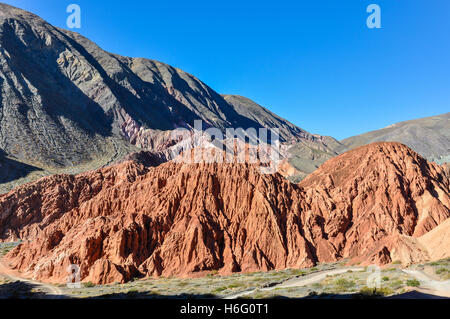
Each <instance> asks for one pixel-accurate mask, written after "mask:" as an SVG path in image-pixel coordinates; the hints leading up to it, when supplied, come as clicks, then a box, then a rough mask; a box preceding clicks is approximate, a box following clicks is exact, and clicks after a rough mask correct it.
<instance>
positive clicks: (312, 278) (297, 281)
mask: <svg viewBox="0 0 450 319" xmlns="http://www.w3.org/2000/svg"><path fill="white" fill-rule="evenodd" d="M349 270H352V271H363V270H364V268H354V267H349V268H342V269H331V270H325V271H320V272H316V273H314V274H311V275H306V276H303V277H296V278H291V279H288V280H286V281H284V282H282V283H281V284H278V285H275V286H272V287H267V288H255V289H252V290H247V291H242V292H239V293H236V294H233V295H230V296H227V297H225V298H224V299H237V298H240V297H243V296H247V295H250V294H252V293H254V292H255V291H256V290H259V291H270V290H273V289H276V288H290V287H303V286H307V285H310V284H314V283H316V282H321V281H322V280H324V279H325V278H326V277H327V276H328V275H331V276H333V275H339V274H342V273H345V272H347V271H349Z"/></svg>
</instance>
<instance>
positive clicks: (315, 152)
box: [287, 113, 450, 182]
mask: <svg viewBox="0 0 450 319" xmlns="http://www.w3.org/2000/svg"><path fill="white" fill-rule="evenodd" d="M322 138H323V139H325V140H327V142H325V144H326V145H327V147H326V148H321V147H317V145H315V144H307V143H305V142H304V141H301V142H299V143H297V144H295V145H293V146H292V147H291V148H290V149H289V156H288V163H289V166H290V168H291V169H290V172H291V173H289V174H287V175H289V178H290V179H291V180H293V181H295V182H298V181H300V180H302V179H303V178H304V177H306V176H307V175H308V174H310V173H312V172H314V171H315V170H316V169H317V168H318V167H319V166H320V165H322V164H323V163H325V162H326V161H327V160H329V159H331V158H333V157H335V156H336V155H338V154H342V153H344V152H346V151H349V150H351V149H354V148H356V147H359V146H363V145H367V144H371V143H374V142H399V143H402V144H405V145H407V146H409V147H410V148H412V149H413V150H415V151H416V152H417V153H419V154H420V155H422V156H423V157H425V158H426V159H427V160H429V161H433V162H436V163H438V164H444V163H446V162H450V113H446V114H442V115H437V116H432V117H427V118H422V119H416V120H411V121H406V122H400V123H396V124H392V125H390V126H388V127H386V128H383V129H380V130H377V131H372V132H368V133H365V134H361V135H356V136H353V137H349V138H346V139H344V140H342V141H339V142H338V141H336V140H334V139H327V137H322Z"/></svg>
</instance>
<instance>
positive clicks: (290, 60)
mask: <svg viewBox="0 0 450 319" xmlns="http://www.w3.org/2000/svg"><path fill="white" fill-rule="evenodd" d="M4 2H6V3H9V4H12V5H14V6H17V7H20V8H23V9H26V10H29V11H32V12H34V13H36V14H38V15H40V16H41V17H43V18H44V19H46V20H47V21H49V22H50V23H52V24H54V25H56V26H59V27H64V28H66V24H65V23H66V18H67V16H68V14H66V10H65V9H66V7H67V5H69V4H70V3H76V4H79V5H80V6H81V9H82V28H81V29H80V30H76V31H78V32H80V33H81V34H83V35H84V36H86V37H88V38H90V39H91V40H93V41H94V42H96V43H98V44H99V45H100V46H101V47H102V48H104V49H105V50H107V51H110V52H114V53H118V54H121V55H126V56H133V57H146V58H151V59H156V60H160V61H163V62H166V63H169V64H171V65H173V66H176V67H179V68H181V69H183V70H185V71H187V72H189V73H192V74H194V75H195V76H197V77H199V78H200V79H201V80H202V81H204V82H205V83H206V84H208V85H209V86H211V87H212V88H213V89H215V90H216V91H218V92H220V93H227V94H239V95H244V96H247V97H249V98H251V99H253V100H254V101H256V102H258V103H259V104H261V105H263V106H266V107H268V108H269V109H270V110H272V111H273V112H275V113H277V114H279V115H280V116H282V117H284V118H286V119H289V120H290V121H291V122H293V123H294V124H296V125H298V126H300V127H302V128H304V129H306V130H308V131H310V132H312V133H318V134H323V135H331V136H333V137H335V138H338V139H341V138H345V137H349V136H352V135H356V134H360V133H363V132H366V131H369V130H373V129H379V128H381V127H384V126H387V125H389V124H392V123H395V122H399V121H403V120H409V119H414V118H419V117H425V116H431V115H437V114H441V113H445V112H448V111H449V109H450V108H449V105H450V1H448V0H432V1H428V0H370V1H365V0H320V1H317V0H307V1H306V0H292V1H287V0H276V1H263V0H257V1H253V0H252V1H246V0H240V1H239V0H226V1H225V0H224V1H213V0H201V1H196V0H190V1H181V0H171V1H163V0H158V1H155V0H146V1H133V0H129V1H114V0H111V1H97V0H96V1H92V0H72V1H64V0H39V1H36V0H16V1H13V0H11V1H4ZM371 3H376V4H379V5H380V7H381V10H382V29H372V30H371V29H368V28H367V27H366V18H367V16H368V15H369V14H368V13H366V7H367V6H368V5H369V4H371Z"/></svg>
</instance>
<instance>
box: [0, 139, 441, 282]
mask: <svg viewBox="0 0 450 319" xmlns="http://www.w3.org/2000/svg"><path fill="white" fill-rule="evenodd" d="M449 207H450V199H449V176H448V175H446V173H445V172H444V170H443V169H442V167H440V166H439V165H436V164H434V163H430V162H427V161H426V160H424V159H423V158H422V157H420V156H419V155H418V154H417V153H415V152H413V151H412V150H410V149H409V148H407V147H406V146H404V145H401V144H398V143H375V144H372V145H368V146H364V147H361V148H358V149H355V150H353V151H350V152H348V153H345V154H342V155H340V156H338V157H336V158H333V159H331V160H329V161H327V162H326V163H325V164H324V165H322V166H321V167H320V168H319V169H318V170H317V171H316V172H314V173H313V174H311V175H310V176H309V177H307V178H306V179H305V180H304V181H302V182H301V183H300V184H299V185H296V184H292V183H290V182H288V181H286V180H285V179H283V178H282V177H281V176H280V175H279V174H275V175H263V174H261V173H260V170H259V169H258V167H257V166H253V165H248V164H206V163H201V164H177V163H174V162H169V163H165V164H162V165H160V166H158V167H155V168H145V167H143V166H141V165H138V164H136V163H134V162H125V163H121V164H119V165H116V166H112V167H108V168H104V169H101V170H97V171H93V172H89V173H85V174H82V175H78V176H70V175H57V176H52V177H47V178H44V179H41V180H39V181H37V182H34V183H31V184H27V185H24V186H21V187H19V188H17V189H16V190H14V191H12V192H10V193H8V194H6V195H3V196H0V212H1V214H0V239H1V240H5V241H6V240H11V239H17V238H21V239H24V240H26V241H25V242H24V243H22V244H21V245H20V246H18V247H17V248H15V249H14V250H13V251H11V252H10V253H9V254H8V255H7V256H6V258H7V260H8V262H9V263H10V264H11V265H12V266H13V267H14V268H16V269H18V270H20V271H22V272H23V273H24V275H26V276H30V277H34V278H37V279H40V280H44V281H54V282H58V281H62V280H64V279H65V278H66V276H67V274H66V269H67V266H68V265H69V264H78V265H79V266H80V267H81V269H82V273H81V277H82V279H83V280H85V281H92V282H94V283H109V282H114V281H120V282H123V281H127V280H130V279H131V278H133V277H136V276H138V277H139V276H161V275H162V276H192V275H198V274H202V273H203V274H204V273H207V272H209V271H212V270H218V271H219V272H220V273H222V274H229V273H231V272H239V271H260V270H270V269H284V268H301V267H308V266H311V265H313V264H315V263H317V262H333V261H337V260H341V259H350V260H354V261H358V262H362V263H363V264H368V263H378V264H385V263H389V262H390V261H392V260H393V256H392V254H393V252H394V251H395V248H396V246H395V243H396V242H395V241H393V239H392V238H394V237H395V236H397V237H398V236H409V237H412V238H419V237H421V236H422V235H424V234H426V233H428V232H429V231H431V230H432V229H435V228H437V227H438V226H439V225H440V224H442V223H443V222H444V221H445V220H447V219H448V218H449V217H450V209H449ZM446 249H448V248H446Z"/></svg>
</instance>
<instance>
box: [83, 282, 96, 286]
mask: <svg viewBox="0 0 450 319" xmlns="http://www.w3.org/2000/svg"><path fill="white" fill-rule="evenodd" d="M83 286H84V288H91V287H95V284H94V283H92V282H90V281H88V282H84V283H83Z"/></svg>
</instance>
